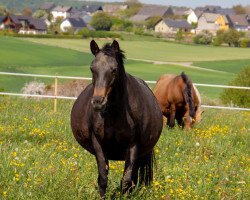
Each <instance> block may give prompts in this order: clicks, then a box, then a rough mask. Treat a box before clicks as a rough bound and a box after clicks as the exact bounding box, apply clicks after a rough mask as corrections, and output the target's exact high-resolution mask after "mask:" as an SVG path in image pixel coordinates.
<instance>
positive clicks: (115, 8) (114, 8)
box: [103, 4, 128, 13]
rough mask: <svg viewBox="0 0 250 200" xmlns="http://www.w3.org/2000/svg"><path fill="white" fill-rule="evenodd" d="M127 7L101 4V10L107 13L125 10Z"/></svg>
mask: <svg viewBox="0 0 250 200" xmlns="http://www.w3.org/2000/svg"><path fill="white" fill-rule="evenodd" d="M127 8H128V5H111V4H107V5H104V6H103V11H104V12H108V13H115V12H118V11H120V10H126V9H127Z"/></svg>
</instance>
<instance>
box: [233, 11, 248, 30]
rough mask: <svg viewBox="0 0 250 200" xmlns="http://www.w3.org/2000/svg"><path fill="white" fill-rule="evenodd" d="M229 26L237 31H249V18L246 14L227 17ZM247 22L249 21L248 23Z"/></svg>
mask: <svg viewBox="0 0 250 200" xmlns="http://www.w3.org/2000/svg"><path fill="white" fill-rule="evenodd" d="M228 20H229V23H230V26H231V27H232V28H234V29H236V30H237V31H248V30H250V23H249V22H250V20H249V16H248V15H246V14H242V15H228ZM248 20H249V21H248Z"/></svg>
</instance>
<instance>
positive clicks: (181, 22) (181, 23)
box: [163, 19, 193, 29]
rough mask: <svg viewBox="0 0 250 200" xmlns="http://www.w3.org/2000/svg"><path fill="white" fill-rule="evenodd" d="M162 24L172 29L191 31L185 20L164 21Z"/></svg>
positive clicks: (190, 26)
mask: <svg viewBox="0 0 250 200" xmlns="http://www.w3.org/2000/svg"><path fill="white" fill-rule="evenodd" d="M163 22H164V23H165V24H166V25H167V26H169V27H173V28H186V29H192V28H193V27H192V25H191V24H189V23H188V22H187V21H186V20H173V19H164V20H163Z"/></svg>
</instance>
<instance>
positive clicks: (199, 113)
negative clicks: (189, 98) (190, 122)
mask: <svg viewBox="0 0 250 200" xmlns="http://www.w3.org/2000/svg"><path fill="white" fill-rule="evenodd" d="M203 112H204V111H201V110H200V109H198V110H197V111H196V113H195V116H194V123H196V124H198V123H200V122H201V120H202V113H203Z"/></svg>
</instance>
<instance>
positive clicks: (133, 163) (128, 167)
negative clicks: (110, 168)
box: [122, 144, 138, 194]
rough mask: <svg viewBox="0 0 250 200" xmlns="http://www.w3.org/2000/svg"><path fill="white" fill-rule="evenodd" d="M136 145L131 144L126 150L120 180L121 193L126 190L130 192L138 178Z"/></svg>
mask: <svg viewBox="0 0 250 200" xmlns="http://www.w3.org/2000/svg"><path fill="white" fill-rule="evenodd" d="M137 159H138V147H137V145H135V144H134V145H132V146H131V147H130V148H129V149H128V150H127V155H126V160H125V169H124V173H123V180H122V193H123V194H124V193H126V192H127V191H128V190H129V191H130V192H131V191H132V190H133V188H134V187H135V185H136V184H137V179H138V174H137V173H138V167H137Z"/></svg>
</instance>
